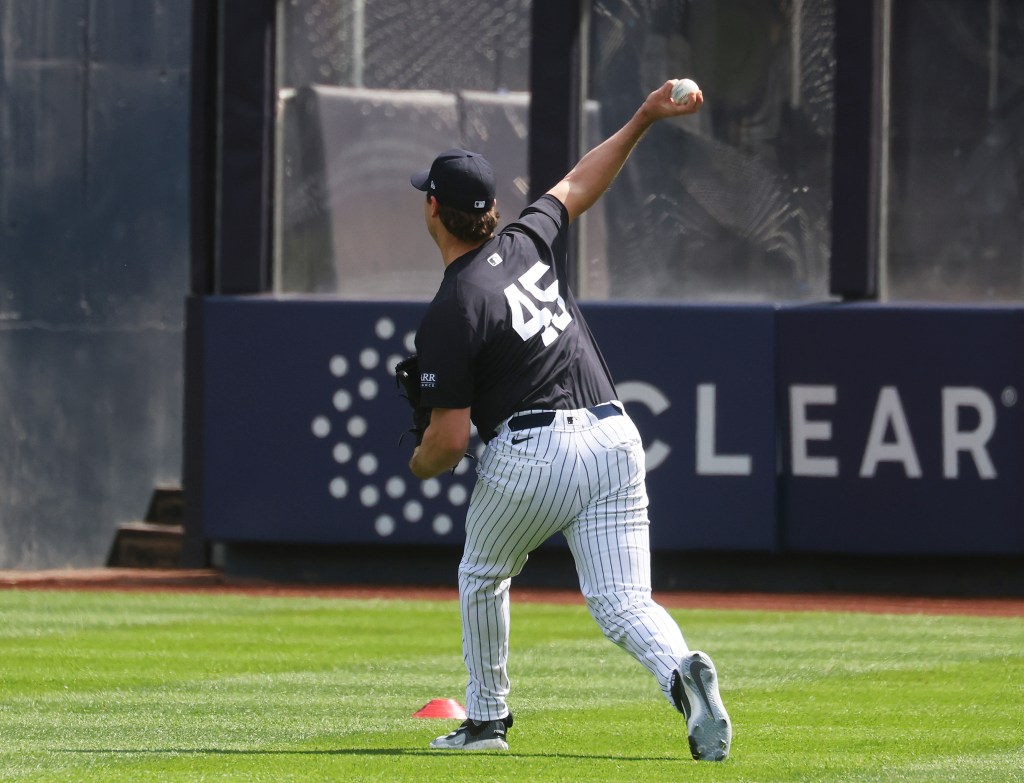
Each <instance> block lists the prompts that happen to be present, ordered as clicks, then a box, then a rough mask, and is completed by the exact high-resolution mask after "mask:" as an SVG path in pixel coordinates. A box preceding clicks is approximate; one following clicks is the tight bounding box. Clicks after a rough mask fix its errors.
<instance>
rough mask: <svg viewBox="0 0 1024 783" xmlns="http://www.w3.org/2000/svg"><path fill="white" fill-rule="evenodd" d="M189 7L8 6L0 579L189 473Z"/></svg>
mask: <svg viewBox="0 0 1024 783" xmlns="http://www.w3.org/2000/svg"><path fill="white" fill-rule="evenodd" d="M190 14H191V4H190V3H187V2H181V3H177V2H175V3H172V2H165V1H164V0H5V2H4V3H3V4H2V5H0V62H2V75H0V172H2V175H0V568H44V567H59V566H95V565H101V564H102V563H103V562H104V561H105V559H106V555H107V552H108V550H109V548H110V545H111V543H112V541H113V537H114V533H115V530H116V527H117V525H118V524H119V523H120V522H124V521H129V520H131V519H137V518H140V517H141V516H142V515H143V513H144V512H145V510H146V505H147V503H148V500H149V496H150V494H151V492H152V489H153V487H154V485H156V484H158V483H178V482H179V481H180V474H181V465H180V463H181V440H182V434H181V431H182V421H181V417H182V404H181V402H182V366H183V361H182V358H183V357H182V353H183V320H184V319H183V301H184V296H185V292H186V288H187V275H188V120H189V112H188V107H189V104H188V97H189V63H190V51H189V47H190Z"/></svg>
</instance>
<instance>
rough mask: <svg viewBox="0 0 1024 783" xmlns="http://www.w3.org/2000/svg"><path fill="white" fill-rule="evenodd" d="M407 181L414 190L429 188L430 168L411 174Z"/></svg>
mask: <svg viewBox="0 0 1024 783" xmlns="http://www.w3.org/2000/svg"><path fill="white" fill-rule="evenodd" d="M409 182H411V183H412V186H413V187H414V188H416V190H424V191H425V190H427V189H428V188H429V184H428V183H429V182H430V169H426V170H424V171H421V172H420V173H419V174H413V175H412V176H411V177H409Z"/></svg>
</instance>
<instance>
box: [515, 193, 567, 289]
mask: <svg viewBox="0 0 1024 783" xmlns="http://www.w3.org/2000/svg"><path fill="white" fill-rule="evenodd" d="M506 230H507V231H508V230H511V231H523V232H524V233H527V234H531V235H532V236H533V237H534V238H535V239H537V240H540V244H541V245H542V246H547V247H549V248H550V249H551V259H552V260H553V261H554V263H555V265H556V267H557V269H556V275H557V277H558V279H559V280H560V281H564V280H566V261H567V257H568V253H567V247H566V236H567V234H568V230H569V212H568V211H567V210H566V208H565V205H564V204H563V203H562V202H561V201H559V200H558V199H557V198H555V197H554V196H549V195H547V194H544V195H543V196H541V197H540V198H539V199H537V200H536V201H534V202H533V203H532V204H530V205H529V206H528V207H526V209H524V210H523V211H522V213H521V214H520V215H519V218H518V219H517V220H516V221H515V222H514V223H512V224H511V225H509V226H508V228H507V229H506ZM562 293H563V295H564V293H565V292H564V291H563V292H562Z"/></svg>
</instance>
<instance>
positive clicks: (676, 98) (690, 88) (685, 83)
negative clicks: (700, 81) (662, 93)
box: [672, 79, 700, 106]
mask: <svg viewBox="0 0 1024 783" xmlns="http://www.w3.org/2000/svg"><path fill="white" fill-rule="evenodd" d="M672 81H673V84H672V102H673V103H678V104H679V105H680V106H683V105H685V104H687V103H689V102H690V101H692V100H693V96H694V94H695V93H696V92H697V91H698V90H700V87H698V86H697V82H695V81H694V80H693V79H673V80H672Z"/></svg>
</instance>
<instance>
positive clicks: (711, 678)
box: [672, 651, 732, 761]
mask: <svg viewBox="0 0 1024 783" xmlns="http://www.w3.org/2000/svg"><path fill="white" fill-rule="evenodd" d="M672 699H673V701H675V703H676V709H677V710H679V711H680V712H681V713H683V715H685V716H686V733H687V735H688V737H689V740H690V755H692V756H693V757H694V758H695V759H696V760H697V761H724V760H725V758H726V757H727V756H728V755H729V746H730V745H731V744H732V723H731V722H730V721H729V714H728V713H727V712H726V711H725V706H724V705H723V704H722V696H721V694H720V693H719V692H718V674H717V673H716V672H715V665H714V664H713V663H711V659H710V658H709V657H708V656H707V655H705V654H704V653H702V652H697V651H694V652H691V653H690V654H689V655H687V656H686V657H685V658H683V660H682V662H681V663H680V664H679V668H678V669H676V670H675V671H674V672H673V673H672Z"/></svg>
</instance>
